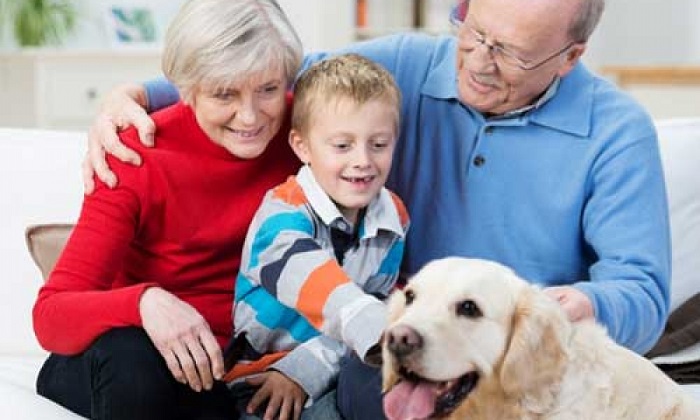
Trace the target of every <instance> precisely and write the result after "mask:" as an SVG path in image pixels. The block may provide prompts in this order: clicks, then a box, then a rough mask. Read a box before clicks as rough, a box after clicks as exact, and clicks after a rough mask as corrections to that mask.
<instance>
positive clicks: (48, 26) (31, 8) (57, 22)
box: [0, 0, 78, 47]
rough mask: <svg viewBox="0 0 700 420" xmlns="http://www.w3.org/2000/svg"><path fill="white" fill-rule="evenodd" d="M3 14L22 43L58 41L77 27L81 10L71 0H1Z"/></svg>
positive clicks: (54, 42) (0, 7)
mask: <svg viewBox="0 0 700 420" xmlns="http://www.w3.org/2000/svg"><path fill="white" fill-rule="evenodd" d="M0 10H2V16H5V18H6V19H9V21H5V22H3V25H8V24H11V25H12V32H13V33H14V36H15V39H16V40H17V43H18V44H19V45H20V46H23V47H30V46H32V47H38V46H42V45H47V44H59V43H60V42H61V41H62V40H63V38H64V37H65V36H66V35H68V34H69V33H70V32H71V31H72V30H73V29H74V28H75V22H76V19H77V15H78V11H77V9H76V7H75V4H73V1H72V0H0Z"/></svg>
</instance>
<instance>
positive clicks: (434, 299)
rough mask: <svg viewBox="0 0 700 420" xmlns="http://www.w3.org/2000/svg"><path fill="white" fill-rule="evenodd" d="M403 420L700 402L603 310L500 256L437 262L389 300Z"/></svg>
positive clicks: (390, 379) (396, 402)
mask: <svg viewBox="0 0 700 420" xmlns="http://www.w3.org/2000/svg"><path fill="white" fill-rule="evenodd" d="M389 314H390V315H389V324H388V327H387V329H386V331H385V334H384V340H383V345H382V358H383V361H384V362H383V367H382V369H383V372H382V374H383V388H384V392H385V395H384V410H385V412H386V414H387V416H388V418H389V419H391V420H397V419H423V418H431V417H440V418H445V417H447V418H450V419H469V420H479V419H486V420H504V419H506V420H507V419H518V420H528V419H538V420H555V419H556V420H564V419H571V420H574V419H575V420H584V419H591V420H610V419H630V420H644V419H654V420H660V419H695V420H697V419H700V410H699V409H698V405H697V403H696V402H695V401H694V400H693V399H692V398H691V397H690V396H688V395H686V394H685V392H684V391H683V390H682V389H681V388H680V386H679V385H677V384H676V383H675V382H673V381H672V380H671V379H669V378H668V377H667V376H666V375H665V374H664V373H663V372H661V371H660V370H659V369H657V368H656V366H654V365H653V364H652V363H651V362H649V361H648V360H646V359H644V358H643V357H642V356H639V355H637V354H636V353H634V352H632V351H630V350H627V349H625V348H624V347H622V346H619V345H617V344H615V343H614V342H613V340H612V339H611V338H610V337H609V336H608V335H607V333H606V331H605V330H604V328H602V327H600V326H599V325H598V324H596V323H595V322H593V321H584V322H578V323H571V322H569V320H568V319H567V317H566V315H565V314H564V312H563V311H562V310H561V308H560V307H559V305H558V304H557V303H556V302H555V301H554V300H552V299H551V298H549V297H548V296H546V295H545V294H544V293H543V292H542V290H541V289H540V288H538V287H537V286H534V285H531V284H529V283H527V282H526V281H524V280H522V279H520V278H519V277H518V276H516V274H515V273H514V272H513V271H512V270H510V269H508V268H506V267H504V266H502V265H500V264H496V263H493V262H488V261H484V260H476V259H465V258H454V257H453V258H446V259H442V260H437V261H434V262H432V263H430V264H428V265H427V266H426V267H425V268H424V269H422V270H421V271H420V272H419V273H418V274H416V275H415V276H414V277H413V278H412V279H411V281H410V282H409V283H408V285H407V286H406V288H405V289H404V290H402V291H398V292H396V293H394V294H393V295H392V297H391V299H390V301H389Z"/></svg>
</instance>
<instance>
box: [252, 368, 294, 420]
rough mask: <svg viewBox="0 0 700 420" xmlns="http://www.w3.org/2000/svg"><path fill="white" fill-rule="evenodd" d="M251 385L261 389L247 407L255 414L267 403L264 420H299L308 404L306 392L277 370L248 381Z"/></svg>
mask: <svg viewBox="0 0 700 420" xmlns="http://www.w3.org/2000/svg"><path fill="white" fill-rule="evenodd" d="M246 382H247V383H248V384H249V385H252V386H256V387H260V388H259V389H258V391H257V392H256V393H255V395H253V397H252V398H251V399H250V402H249V403H248V407H246V411H247V412H248V414H254V413H255V411H256V410H257V409H258V407H259V406H260V404H263V403H264V402H265V401H267V408H266V409H265V415H264V416H263V420H273V419H279V420H287V419H292V420H297V419H299V416H301V410H302V409H303V408H304V403H305V402H306V392H305V391H304V389H303V388H302V387H301V386H299V384H297V383H296V382H294V381H293V380H291V379H289V378H288V377H287V376H285V375H284V374H282V373H280V372H277V371H275V370H271V371H267V372H264V373H262V374H260V375H257V376H254V377H252V378H248V379H246Z"/></svg>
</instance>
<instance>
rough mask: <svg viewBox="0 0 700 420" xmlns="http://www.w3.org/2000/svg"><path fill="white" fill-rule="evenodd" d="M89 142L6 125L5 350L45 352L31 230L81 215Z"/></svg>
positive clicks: (2, 169) (2, 211)
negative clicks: (38, 330) (37, 325)
mask: <svg viewBox="0 0 700 420" xmlns="http://www.w3.org/2000/svg"><path fill="white" fill-rule="evenodd" d="M0 73H2V72H1V71H0ZM86 145H87V138H86V134H85V133H78V132H66V131H49V130H28V129H11V128H0V175H2V176H1V177H0V178H1V179H2V181H1V182H0V197H2V200H3V204H2V205H0V221H2V227H1V228H0V232H2V240H0V267H1V268H2V276H3V278H2V290H3V296H4V299H3V301H2V305H0V331H3V334H2V335H0V354H4V355H10V354H11V355H17V354H25V355H26V354H35V355H42V354H45V352H44V351H43V350H42V349H41V347H39V344H38V343H37V340H36V337H35V336H34V330H33V328H32V307H33V305H34V301H35V300H36V296H37V292H38V290H39V288H40V287H41V285H42V279H41V273H40V271H39V269H38V268H37V265H36V263H35V262H34V261H33V260H32V257H31V255H30V254H29V252H27V246H26V242H25V234H26V230H27V226H32V225H38V224H44V223H56V222H61V223H72V222H74V221H75V220H77V218H78V215H79V214H80V205H81V203H82V201H83V183H82V180H81V177H80V175H81V170H80V167H81V163H82V161H83V157H84V156H85V152H86ZM0 418H10V417H2V416H0Z"/></svg>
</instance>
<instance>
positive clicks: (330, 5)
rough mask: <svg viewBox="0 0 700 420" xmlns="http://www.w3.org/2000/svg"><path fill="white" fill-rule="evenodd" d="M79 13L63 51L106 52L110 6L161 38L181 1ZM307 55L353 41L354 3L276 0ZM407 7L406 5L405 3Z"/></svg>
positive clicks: (6, 35) (82, 0)
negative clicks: (150, 13)
mask: <svg viewBox="0 0 700 420" xmlns="http://www.w3.org/2000/svg"><path fill="white" fill-rule="evenodd" d="M74 1H75V4H76V5H77V6H78V9H79V10H80V16H79V19H78V23H77V27H76V30H75V32H74V33H73V34H72V35H70V36H69V37H68V38H67V39H66V40H65V42H64V43H63V45H64V46H65V47H66V48H87V49H92V48H109V47H110V37H109V35H108V33H107V30H108V29H107V28H108V26H107V25H106V19H105V16H106V12H105V11H106V10H107V7H108V5H110V4H115V3H116V4H125V5H134V4H144V5H147V6H148V7H151V8H152V9H153V10H154V12H155V15H154V16H155V18H156V26H157V28H158V30H159V33H160V35H161V36H162V35H163V34H164V33H165V30H166V29H167V26H168V23H169V21H170V20H171V19H172V17H173V16H174V15H175V14H176V13H177V10H178V8H179V7H180V5H181V4H182V3H183V2H184V1H185V0H74ZM232 1H235V0H232ZM278 1H279V3H280V6H281V7H282V8H283V9H284V11H285V12H286V13H287V15H288V16H289V19H290V21H291V22H292V25H294V27H295V28H296V29H297V32H298V33H299V37H300V38H301V40H302V43H303V44H304V47H305V49H306V50H307V51H313V50H319V49H332V48H337V47H341V46H343V45H346V44H348V43H349V42H351V41H352V40H353V37H354V24H355V9H354V4H355V0H278ZM407 3H408V2H407ZM0 35H3V36H2V37H0V50H11V49H15V48H17V46H16V44H15V42H14V40H13V39H12V36H11V35H12V34H11V28H10V27H9V26H8V27H5V28H0Z"/></svg>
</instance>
